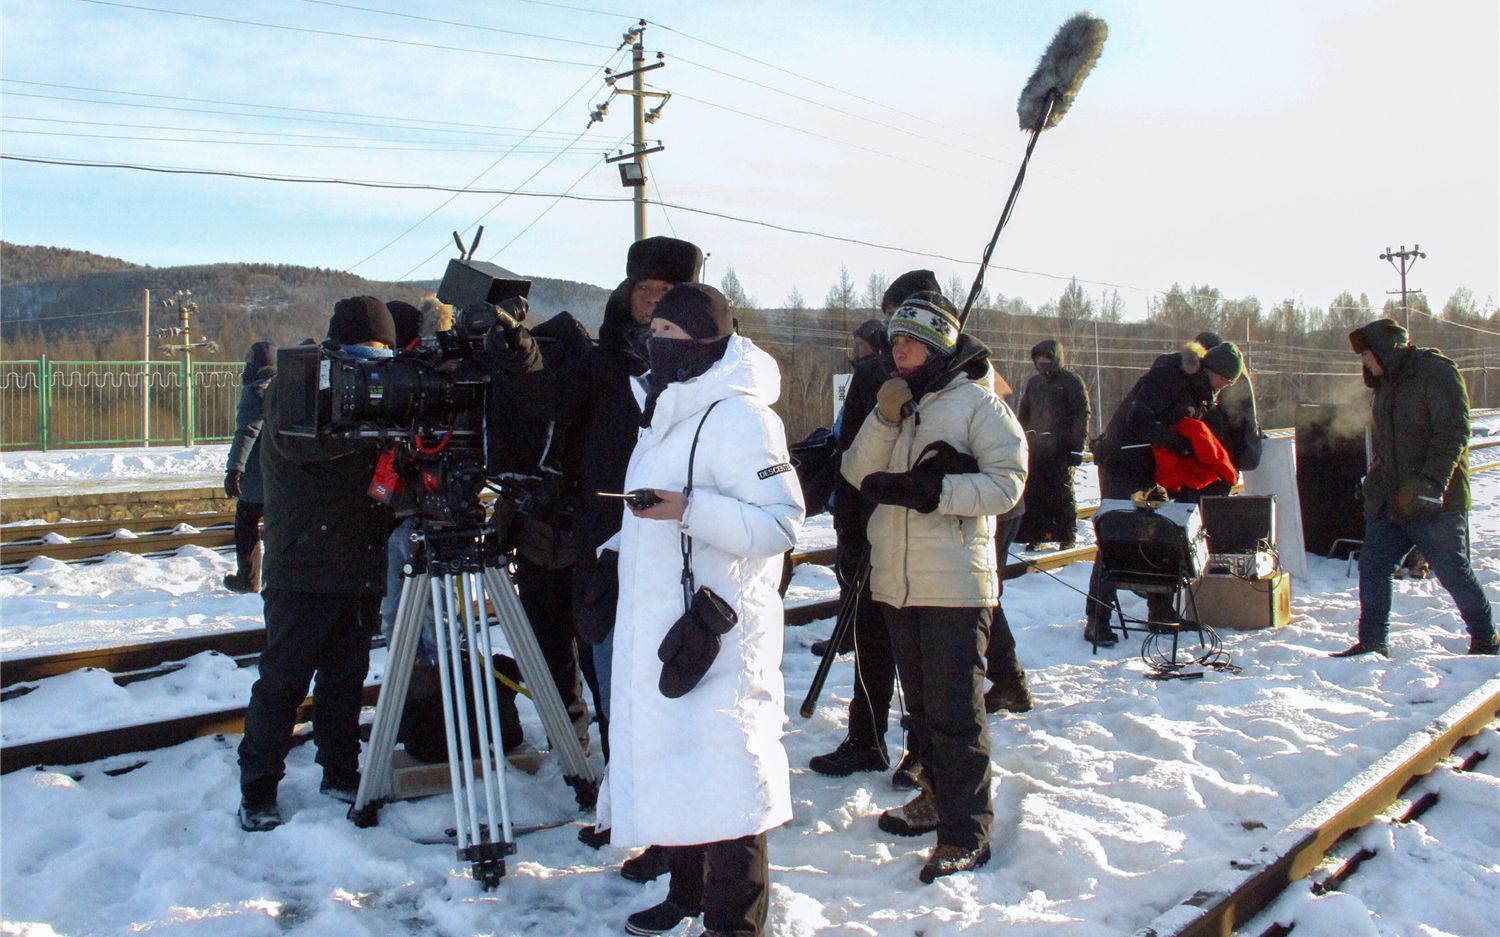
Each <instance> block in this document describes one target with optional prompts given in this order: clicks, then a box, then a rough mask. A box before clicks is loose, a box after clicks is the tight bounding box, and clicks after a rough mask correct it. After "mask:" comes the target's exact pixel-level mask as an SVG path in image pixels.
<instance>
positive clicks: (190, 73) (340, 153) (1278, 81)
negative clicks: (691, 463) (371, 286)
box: [0, 0, 1500, 317]
mask: <svg viewBox="0 0 1500 937" xmlns="http://www.w3.org/2000/svg"><path fill="white" fill-rule="evenodd" d="M1077 10H1078V7H1076V6H1074V5H1072V4H1062V3H1053V2H1028V3H1020V2H957V3H927V4H902V3H870V2H865V3H852V2H833V3H789V2H778V0H772V2H764V3H757V4H739V3H736V4H729V3H707V2H701V0H700V2H695V3H689V2H653V0H647V2H639V3H628V4H627V3H611V2H607V0H594V2H590V0H577V2H566V3H563V2H559V3H550V2H548V3H542V2H536V0H492V2H484V3H481V2H452V3H446V4H441V5H436V4H414V3H407V4H401V3H397V2H395V0H348V2H344V0H340V2H338V3H330V2H322V0H320V2H313V0H260V2H249V3H240V4H228V3H212V2H200V0H130V2H128V3H127V2H124V0H122V2H119V3H101V2H90V0H5V2H4V4H3V6H0V27H3V48H0V51H3V67H0V77H3V78H4V79H5V80H4V82H3V83H0V109H3V117H4V120H3V123H0V150H3V152H4V153H6V154H8V155H26V156H33V157H42V158H47V159H61V160H78V161H95V162H111V163H127V164H134V165H146V166H156V167H177V168H192V169H206V170H230V171H234V172H239V173H252V174H254V173H264V174H272V175H299V176H307V177H313V178H319V179H327V178H339V179H346V180H366V181H378V182H397V183H415V184H435V185H441V186H465V185H469V184H471V183H472V184H473V185H474V186H475V187H477V188H487V189H513V188H519V189H522V190H525V191H528V192H536V193H548V194H551V195H556V194H558V193H562V192H565V191H568V192H569V193H570V194H572V195H575V196H585V197H591V198H599V199H619V198H622V197H625V196H626V195H628V190H626V189H623V188H622V187H621V186H620V183H619V177H618V175H617V172H616V170H615V168H614V167H613V166H607V165H603V164H602V162H601V157H602V155H603V154H604V153H605V152H606V151H610V150H613V149H614V148H616V147H617V146H618V145H619V144H620V142H621V141H622V139H624V138H625V137H626V136H627V135H628V134H629V132H630V108H629V101H628V100H627V99H625V98H623V97H620V98H617V99H615V100H614V102H613V103H612V104H611V107H610V110H609V113H608V116H607V117H606V119H605V121H604V122H603V123H602V124H594V125H593V126H592V127H590V128H589V129H588V130H587V131H586V132H584V130H585V125H586V123H587V116H588V112H589V109H590V106H591V105H592V104H594V103H598V102H599V101H602V100H604V98H605V97H606V95H607V86H606V85H605V84H604V83H603V81H602V80H601V79H600V72H599V68H600V67H601V66H603V65H605V64H610V63H614V62H615V61H616V59H617V55H616V53H615V51H614V50H615V47H616V45H617V44H618V43H619V39H620V35H621V33H622V32H623V31H624V30H625V29H626V28H627V27H629V26H630V25H631V24H632V23H633V22H634V20H635V19H636V18H640V17H644V18H645V19H647V20H648V21H650V22H651V23H652V25H651V26H649V27H648V29H647V32H646V45H647V49H648V51H650V52H652V53H654V52H656V51H662V52H664V53H665V54H666V59H665V61H666V62H667V63H668V65H667V67H666V68H663V69H660V70H658V71H656V72H653V73H652V74H651V76H650V80H651V82H652V84H653V85H655V86H657V87H659V88H662V89H666V90H670V91H673V92H674V94H675V96H674V98H673V99H672V100H671V102H669V103H668V104H667V105H666V107H665V109H664V112H663V115H662V119H661V121H660V122H658V123H656V124H654V125H652V126H651V127H648V129H647V134H648V136H649V137H651V138H653V139H656V138H659V139H661V140H663V141H664V142H665V144H666V146H667V149H666V150H665V152H663V153H661V154H658V155H656V156H654V157H652V163H651V175H652V187H651V188H650V189H649V190H648V194H649V195H650V196H651V197H652V198H653V199H659V200H661V201H665V202H667V203H673V204H677V205H681V206H685V207H691V208H697V209H702V210H704V211H708V212H717V213H721V214H725V215H730V216H735V217H738V218H741V219H747V220H750V221H758V222H768V223H772V224H776V225H781V226H785V227H790V228H796V229H805V230H810V231H816V232H819V233H822V234H826V235H831V236H834V237H838V238H851V239H856V240H861V241H867V242H870V243H872V244H876V245H883V246H884V247H893V248H898V249H897V250H889V249H883V247H871V246H860V245H856V244H851V243H847V242H845V241H840V240H832V239H827V238H818V237H811V236H807V235H800V234H793V233H788V232H784V231H778V230H774V229H772V228H768V227H764V226H760V225H755V224H747V223H743V222H736V221H730V220H726V219H720V218H715V217H712V216H710V215H706V214H695V213H692V212H689V211H686V210H684V209H675V210H674V209H670V208H668V209H661V208H653V209H652V211H651V213H650V216H649V225H650V233H652V234H676V235H677V236H680V237H686V238H689V239H691V240H694V241H696V242H698V243H699V244H701V245H702V246H703V248H704V249H705V250H706V251H708V252H709V253H710V254H711V257H710V259H709V265H708V279H709V280H711V281H713V282H717V281H718V279H719V278H720V277H721V276H722V275H723V273H724V271H725V269H726V268H728V267H730V266H733V267H734V269H735V270H736V272H737V274H738V276H739V278H740V280H741V281H742V282H743V284H744V285H745V287H746V289H747V290H748V292H749V293H750V294H751V296H752V297H753V298H754V299H756V300H757V301H758V302H759V303H761V304H763V305H778V304H780V303H781V302H783V301H784V299H785V297H786V296H787V295H788V293H789V292H790V291H791V290H792V289H793V288H796V289H798V290H799V291H800V292H801V294H802V295H803V296H804V297H805V298H806V300H807V301H808V302H809V304H812V305H817V304H819V303H821V301H822V299H823V297H824V295H825V294H826V292H827V290H828V288H829V286H830V285H831V284H832V283H833V281H834V280H835V279H836V278H837V276H838V271H839V267H840V265H841V264H843V265H847V267H848V269H849V271H850V274H851V275H852V276H853V278H854V279H855V281H856V283H857V284H860V285H863V283H864V281H865V279H866V278H867V277H868V276H869V275H870V274H871V273H872V272H878V273H881V274H884V275H887V276H892V275H895V274H897V273H900V272H901V271H903V270H906V269H910V268H912V267H922V266H925V267H932V268H934V269H936V270H937V271H938V273H939V276H940V278H941V279H942V280H943V281H944V282H946V281H947V280H948V278H949V277H950V276H951V275H955V274H956V275H958V276H960V277H961V278H962V279H963V280H964V281H965V282H967V281H968V280H970V279H971V278H972V277H973V274H974V271H975V269H976V266H977V261H978V258H979V255H980V252H981V250H982V248H983V245H984V243H985V241H986V240H987V239H988V237H989V234H990V232H991V231H992V230H993V227H994V223H995V219H996V217H997V216H998V213H999V210H1000V208H1001V206H1002V205H1003V203H1004V198H1005V195H1006V193H1007V191H1008V190H1009V187H1010V183H1011V180H1012V178H1013V177H1014V174H1015V170H1016V167H1017V166H1018V165H1019V162H1020V158H1021V153H1022V150H1023V148H1024V144H1025V137H1024V135H1023V134H1022V133H1021V132H1020V131H1019V130H1018V129H1017V127H1016V116H1015V100H1016V96H1017V94H1018V93H1019V91H1020V89H1021V87H1022V86H1023V85H1024V83H1025V81H1026V78H1027V77H1028V75H1029V74H1030V72H1031V70H1032V68H1033V66H1034V65H1035V62H1036V59H1037V57H1038V56H1039V55H1040V54H1041V52H1042V50H1043V49H1044V48H1045V47H1046V45H1047V42H1048V41H1049V40H1050V38H1051V36H1052V34H1053V32H1054V31H1055V30H1056V28H1057V27H1058V25H1060V24H1061V23H1062V22H1063V21H1064V20H1065V19H1067V17H1068V16H1070V15H1071V14H1072V13H1074V12H1077ZM164 11H177V14H181V13H186V14H190V15H176V14H174V13H172V12H164ZM382 11H384V12H382ZM1090 11H1091V12H1092V13H1094V14H1095V15H1097V16H1100V17H1102V18H1104V19H1105V20H1106V21H1107V22H1108V23H1109V26H1110V38H1109V41H1108V43H1107V44H1106V46H1105V50H1104V55H1103V57H1102V58H1101V60H1100V62H1099V65H1098V66H1097V67H1096V69H1095V71H1094V72H1093V74H1092V75H1091V76H1090V77H1089V79H1088V81H1087V82H1086V83H1085V85H1084V87H1083V89H1082V91H1081V93H1080V94H1079V97H1078V100H1077V102H1076V104H1075V105H1074V107H1073V109H1072V110H1071V111H1070V112H1069V113H1068V115H1067V116H1066V118H1065V119H1064V120H1063V122H1062V123H1061V124H1060V125H1059V126H1058V127H1057V128H1055V129H1053V130H1049V131H1047V132H1046V134H1044V136H1043V138H1042V140H1041V141H1040V143H1039V145H1038V148H1037V151H1036V155H1035V156H1034V157H1033V161H1032V165H1031V170H1030V172H1029V175H1028V180H1027V183H1026V188H1025V189H1024V190H1023V192H1022V195H1021V199H1020V202H1019V204H1018V206H1017V209H1016V211H1015V214H1014V217H1013V219H1012V222H1011V225H1010V227H1009V228H1008V229H1007V230H1006V232H1005V234H1004V235H1003V236H1002V237H1001V240H1000V245H999V247H998V249H997V251H996V254H995V260H994V262H995V263H997V264H1000V265H1003V266H1004V267H1006V268H1011V269H995V270H992V271H991V272H990V273H989V275H988V277H987V283H988V284H989V286H990V287H991V289H992V290H994V291H996V292H999V293H1003V294H1007V295H1019V296H1022V297H1024V298H1026V299H1027V300H1029V301H1031V302H1033V303H1040V302H1042V301H1044V300H1046V299H1048V298H1051V297H1055V296H1056V295H1057V293H1058V292H1060V290H1061V288H1062V286H1063V285H1064V282H1065V281H1066V278H1068V277H1071V276H1076V277H1078V278H1079V279H1080V280H1082V281H1083V282H1084V286H1085V288H1086V289H1087V290H1088V291H1089V292H1090V293H1091V294H1093V295H1099V294H1100V293H1102V292H1103V291H1104V290H1106V289H1109V288H1112V287H1113V288H1118V289H1119V291H1120V294H1121V297H1122V299H1123V300H1124V302H1125V307H1126V311H1127V315H1128V316H1131V317H1135V316H1139V315H1141V314H1143V313H1144V311H1145V308H1146V303H1147V301H1148V299H1149V298H1150V297H1151V296H1152V295H1156V294H1158V293H1159V292H1160V291H1162V290H1165V289H1166V288H1168V287H1169V286H1171V285H1172V283H1174V282H1178V283H1181V284H1183V285H1184V286H1186V285H1190V284H1207V285H1212V286H1216V287H1218V288H1219V289H1220V290H1222V291H1223V292H1224V294H1225V295H1226V296H1229V297H1241V296H1247V295H1255V296H1258V297H1259V298H1260V299H1261V300H1262V302H1263V303H1265V304H1266V305H1270V304H1273V303H1275V302H1278V301H1280V300H1282V299H1288V298H1291V299H1298V300H1301V301H1303V302H1306V303H1309V304H1326V303H1328V302H1329V301H1330V300H1332V298H1333V297H1334V296H1335V295H1336V294H1337V293H1338V292H1339V291H1341V290H1345V289H1347V290H1350V291H1352V292H1354V293H1355V294H1359V293H1361V292H1363V293H1368V294H1369V295H1370V297H1371V299H1372V300H1373V301H1375V302H1376V303H1377V304H1378V303H1379V302H1380V301H1381V300H1382V299H1383V298H1384V295H1383V294H1384V292H1385V291H1386V290H1394V289H1397V287H1398V285H1399V284H1398V279H1397V276H1396V274H1395V271H1393V270H1392V269H1391V268H1390V267H1389V266H1388V265H1387V264H1385V263H1384V262H1383V261H1380V260H1379V259H1377V255H1378V254H1379V253H1380V251H1381V250H1382V249H1384V248H1385V247H1387V246H1390V247H1399V246H1400V245H1402V244H1407V245H1410V244H1413V243H1415V242H1420V243H1421V245H1422V248H1423V250H1425V251H1427V252H1428V254H1429V256H1428V258H1427V259H1426V260H1423V261H1421V262H1419V264H1418V265H1417V267H1416V268H1415V269H1414V271H1413V273H1412V277H1411V283H1412V284H1413V285H1414V286H1419V287H1422V288H1424V289H1425V290H1426V292H1427V295H1428V296H1429V298H1430V300H1431V301H1432V303H1433V305H1434V306H1441V305H1442V303H1443V302H1445V301H1446V300H1447V298H1448V297H1449V295H1450V294H1451V293H1452V292H1453V290H1454V289H1456V288H1458V287H1467V288H1469V289H1471V290H1472V291H1473V293H1474V296H1475V299H1476V300H1477V301H1478V302H1479V303H1480V304H1481V305H1483V304H1485V303H1486V302H1489V303H1493V302H1494V301H1496V300H1497V299H1500V179H1497V177H1500V171H1497V168H1496V166H1497V155H1500V73H1497V65H1496V62H1497V55H1496V52H1497V46H1500V40H1497V37H1500V5H1497V4H1495V3H1494V2H1493V0H1453V2H1433V3H1423V4H1410V3H1406V4H1401V3H1396V2H1383V0H1374V2H1318V3H1296V2H1257V3H1238V4H1229V3H1205V2H1198V3H1190V2H1167V0H1158V2H1123V0H1121V2H1105V3H1096V4H1094V5H1092V6H1091V7H1090ZM391 13H397V14H404V15H401V16H393V15H389V14H391ZM416 16H420V17H429V18H432V19H441V20H446V21H451V22H433V21H431V20H430V19H429V20H422V19H415V18H412V17H416ZM215 17H217V18H218V19H215ZM227 20H237V21H240V22H229V21H227ZM254 24H260V25H254ZM501 30H509V31H511V32H509V33H507V32H502V31H501ZM514 33H529V34H532V36H521V35H515V34H514ZM536 37H549V38H536ZM512 56H531V57H534V58H539V59H553V60H560V61H534V60H530V59H523V58H516V57H512ZM568 63H573V64H568ZM726 73H727V74H726ZM60 86H67V87H60ZM766 86H769V87H766ZM773 89H777V90H773ZM252 105H258V106H252ZM549 115H552V116H549ZM528 131H535V132H534V133H533V134H532V135H531V136H530V137H529V138H526V139H524V140H523V139H522V138H523V136H524V135H525V134H526V133H527V132H528ZM580 134H581V136H580ZM513 145H517V147H518V148H517V149H516V150H515V151H514V152H512V153H509V154H508V155H506V154H507V150H508V149H509V148H510V147H511V146H513ZM502 157H503V158H502ZM549 161H550V162H549ZM429 215H430V217H428V216H429ZM631 217H632V216H631V209H630V206H629V205H628V204H627V203H624V202H612V201H589V200H572V199H564V200H561V201H559V200H556V199H554V198H538V197H529V196H516V197H512V198H510V199H508V200H506V201H504V202H503V203H501V202H500V196H498V195H493V194H475V193H468V194H463V195H459V196H457V197H453V198H451V200H450V197H449V195H448V194H446V193H439V192H431V191H390V190H383V189H377V188H364V187H351V186H331V185H322V184H314V185H301V184H287V183H273V182H265V181H253V180H247V179H234V178H223V177H215V176H188V175H173V174H161V173H147V172H141V171H132V170H124V169H95V168H88V169H85V168H72V167H63V166H52V165H36V164H28V163H22V162H16V161H12V160H6V161H3V162H0V234H3V236H4V238H5V239H6V240H10V241H14V242H18V243H24V244H49V245H56V246H65V247H72V248H77V249H82V250H89V251H94V252H97V253H102V254H108V255H113V256H118V257H122V258H125V259H127V260H131V261H135V262H139V263H147V264H153V265H158V266H164V265H176V264H191V263H211V262H219V261H258V262H284V263H295V264H305V265H309V266H318V267H329V268H337V269H352V270H353V271H354V272H356V273H359V274H363V275H367V276H371V277H377V278H382V279H393V278H399V277H435V276H437V275H439V273H440V272H441V270H442V266H443V264H444V263H445V261H446V259H447V258H448V257H449V256H451V255H452V253H453V248H452V240H451V236H450V234H449V232H450V231H452V230H454V229H469V228H471V227H472V226H473V225H474V224H475V223H477V222H479V221H480V219H481V218H482V219H483V223H484V224H485V226H486V231H485V235H484V241H483V243H482V244H481V246H480V250H479V252H478V255H477V256H479V257H481V258H486V259H491V260H494V261H495V262H497V263H501V264H503V265H505V266H507V267H509V268H511V269H514V270H517V271H520V272H522V273H525V274H529V275H541V276H553V277H563V278H567V279H575V280H583V281H587V282H592V283H596V284H600V285H605V286H608V285H612V284H613V283H615V282H616V281H618V279H619V278H620V277H621V276H622V275H623V256H624V251H625V248H626V246H627V245H628V243H629V240H630V238H631ZM424 218H425V220H423V219H424ZM924 255H940V256H939V257H933V256H924ZM941 258H948V259H941ZM182 286H185V287H188V288H190V287H191V285H190V284H182Z"/></svg>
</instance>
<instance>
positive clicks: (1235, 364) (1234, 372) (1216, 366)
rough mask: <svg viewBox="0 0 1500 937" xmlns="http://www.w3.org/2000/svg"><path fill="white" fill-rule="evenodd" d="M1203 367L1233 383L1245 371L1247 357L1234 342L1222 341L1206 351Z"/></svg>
mask: <svg viewBox="0 0 1500 937" xmlns="http://www.w3.org/2000/svg"><path fill="white" fill-rule="evenodd" d="M1203 367H1204V368H1206V369H1207V370H1209V371H1212V372H1214V373H1215V374H1217V375H1219V376H1220V377H1222V378H1225V379H1226V380H1228V381H1229V383H1231V384H1233V383H1234V382H1235V381H1237V380H1239V379H1240V375H1241V374H1244V373H1245V357H1244V356H1243V355H1241V354H1240V350H1239V348H1237V347H1235V344H1234V342H1220V343H1219V344H1217V345H1215V346H1214V347H1212V348H1210V349H1208V351H1207V352H1205V353H1204V355H1203Z"/></svg>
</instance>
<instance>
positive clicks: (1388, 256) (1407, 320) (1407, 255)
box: [1380, 244, 1427, 335]
mask: <svg viewBox="0 0 1500 937" xmlns="http://www.w3.org/2000/svg"><path fill="white" fill-rule="evenodd" d="M1421 248H1422V245H1420V244H1413V245H1412V246H1411V250H1407V249H1406V245H1405V244H1402V245H1401V249H1400V250H1399V251H1393V250H1391V249H1390V248H1389V247H1387V248H1386V249H1385V253H1384V254H1381V255H1380V259H1381V260H1384V261H1388V262H1389V263H1390V265H1391V266H1392V267H1395V268H1396V269H1397V270H1399V271H1400V272H1401V319H1402V322H1401V326H1402V328H1404V329H1406V334H1407V335H1411V307H1410V306H1408V305H1407V304H1406V292H1407V290H1406V271H1408V270H1410V269H1411V268H1412V267H1415V266H1416V265H1417V259H1418V258H1419V257H1426V256H1427V255H1426V254H1424V253H1422V250H1421ZM1397 261H1400V263H1399V264H1397ZM1408 261H1409V262H1408ZM1385 292H1386V295H1387V296H1394V295H1395V290H1386V291H1385ZM1411 292H1413V293H1420V292H1422V291H1421V290H1419V289H1413V290H1412V291H1411Z"/></svg>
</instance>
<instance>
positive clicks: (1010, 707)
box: [984, 671, 1032, 713]
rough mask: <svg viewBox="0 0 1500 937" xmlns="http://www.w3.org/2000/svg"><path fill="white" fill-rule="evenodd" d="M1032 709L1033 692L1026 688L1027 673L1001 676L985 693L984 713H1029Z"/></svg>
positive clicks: (1019, 672)
mask: <svg viewBox="0 0 1500 937" xmlns="http://www.w3.org/2000/svg"><path fill="white" fill-rule="evenodd" d="M1031 707H1032V699H1031V691H1030V690H1029V689H1027V688H1026V672H1025V671H1017V672H1016V673H1014V674H1003V675H1001V676H1000V677H998V678H997V679H996V680H995V683H994V685H993V686H991V687H990V688H989V689H988V690H986V691H985V692H984V711H985V712H987V713H998V712H1012V713H1029V712H1031Z"/></svg>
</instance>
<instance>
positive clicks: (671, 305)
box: [651, 283, 734, 340]
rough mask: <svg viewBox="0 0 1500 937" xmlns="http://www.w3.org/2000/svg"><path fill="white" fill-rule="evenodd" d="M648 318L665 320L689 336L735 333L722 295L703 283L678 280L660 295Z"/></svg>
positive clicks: (722, 335)
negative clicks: (680, 281) (677, 282)
mask: <svg viewBox="0 0 1500 937" xmlns="http://www.w3.org/2000/svg"><path fill="white" fill-rule="evenodd" d="M651 318H653V319H666V320H667V321H668V322H671V323H673V324H674V325H678V326H680V327H681V328H682V330H683V331H684V332H686V333H688V337H689V338H696V339H699V340H702V339H711V338H723V337H724V336H726V335H731V334H733V333H734V317H733V316H731V315H730V314H729V301H728V300H726V299H725V298H724V294H723V293H720V292H719V291H718V290H716V289H714V288H713V287H711V286H709V285H708V284H706V283H679V284H677V285H676V286H674V287H672V288H671V289H669V290H667V291H666V293H664V294H663V295H662V298H661V299H660V300H659V301H658V302H657V304H656V309H655V310H653V311H652V313H651Z"/></svg>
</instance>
